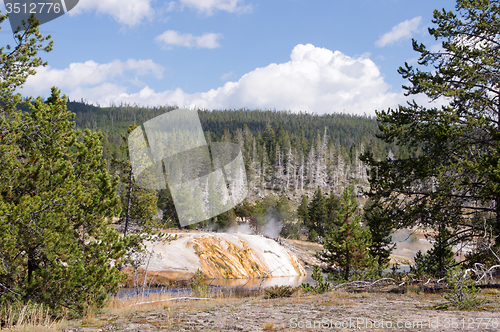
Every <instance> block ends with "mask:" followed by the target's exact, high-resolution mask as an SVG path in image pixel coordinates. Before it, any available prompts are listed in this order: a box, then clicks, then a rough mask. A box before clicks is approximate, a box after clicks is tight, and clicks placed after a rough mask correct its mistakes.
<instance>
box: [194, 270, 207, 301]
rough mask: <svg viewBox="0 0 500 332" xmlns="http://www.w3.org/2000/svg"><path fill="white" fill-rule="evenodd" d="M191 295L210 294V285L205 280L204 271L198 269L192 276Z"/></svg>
mask: <svg viewBox="0 0 500 332" xmlns="http://www.w3.org/2000/svg"><path fill="white" fill-rule="evenodd" d="M191 295H192V296H193V297H208V296H210V286H208V285H207V284H206V283H205V282H204V281H203V271H201V270H200V269H198V270H197V271H196V273H195V275H194V276H193V277H192V283H191Z"/></svg>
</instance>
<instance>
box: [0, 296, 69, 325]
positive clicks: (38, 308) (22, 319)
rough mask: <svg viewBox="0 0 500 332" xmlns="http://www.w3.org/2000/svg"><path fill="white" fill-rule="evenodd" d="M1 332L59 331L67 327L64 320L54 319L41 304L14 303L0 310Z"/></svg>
mask: <svg viewBox="0 0 500 332" xmlns="http://www.w3.org/2000/svg"><path fill="white" fill-rule="evenodd" d="M0 321H1V322H2V327H1V328H0V329H1V330H7V331H15V332H21V331H23V332H24V331H26V332H31V331H41V332H52V331H61V330H63V329H65V327H66V326H67V321H66V319H65V318H55V317H53V315H51V314H50V313H49V310H48V309H47V308H45V307H44V306H43V305H41V304H36V303H28V304H20V303H14V304H10V305H8V306H6V307H3V308H1V309H0Z"/></svg>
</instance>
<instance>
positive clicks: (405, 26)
mask: <svg viewBox="0 0 500 332" xmlns="http://www.w3.org/2000/svg"><path fill="white" fill-rule="evenodd" d="M421 21H422V17H421V16H417V17H415V18H413V19H411V20H406V21H404V22H401V23H399V24H398V25H396V26H395V27H393V28H392V30H391V31H389V32H387V33H385V34H384V35H383V36H382V37H380V39H379V40H377V41H376V42H375V45H377V46H378V47H384V46H386V45H389V44H394V43H395V42H397V41H398V40H401V39H404V38H410V37H411V34H412V33H413V32H415V31H417V30H418V27H419V25H420V22H421Z"/></svg>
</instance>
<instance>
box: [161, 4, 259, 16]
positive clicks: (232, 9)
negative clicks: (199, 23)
mask: <svg viewBox="0 0 500 332" xmlns="http://www.w3.org/2000/svg"><path fill="white" fill-rule="evenodd" d="M168 8H169V10H175V9H177V10H183V9H184V8H190V9H194V10H196V11H197V12H198V13H201V14H205V15H208V16H210V15H213V14H214V12H216V11H226V12H229V13H239V14H241V13H248V12H251V11H252V5H245V4H243V0H179V1H178V2H175V1H171V2H170V3H169V5H168Z"/></svg>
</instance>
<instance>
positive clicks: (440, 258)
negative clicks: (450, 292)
mask: <svg viewBox="0 0 500 332" xmlns="http://www.w3.org/2000/svg"><path fill="white" fill-rule="evenodd" d="M450 237H451V235H450V231H449V230H448V229H446V227H444V226H442V227H440V228H439V231H438V233H437V235H436V236H435V242H434V244H433V247H432V248H431V249H430V250H429V251H428V252H427V253H425V254H423V253H422V252H421V251H420V250H419V251H418V252H417V253H416V255H415V259H414V260H415V266H412V267H411V270H412V272H413V273H415V274H417V275H418V276H433V277H438V278H441V277H444V276H445V274H446V271H447V270H448V269H449V268H450V267H451V266H453V265H455V264H456V261H455V258H454V253H453V250H452V247H451V245H450V243H449V242H448V241H449V238H450Z"/></svg>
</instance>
